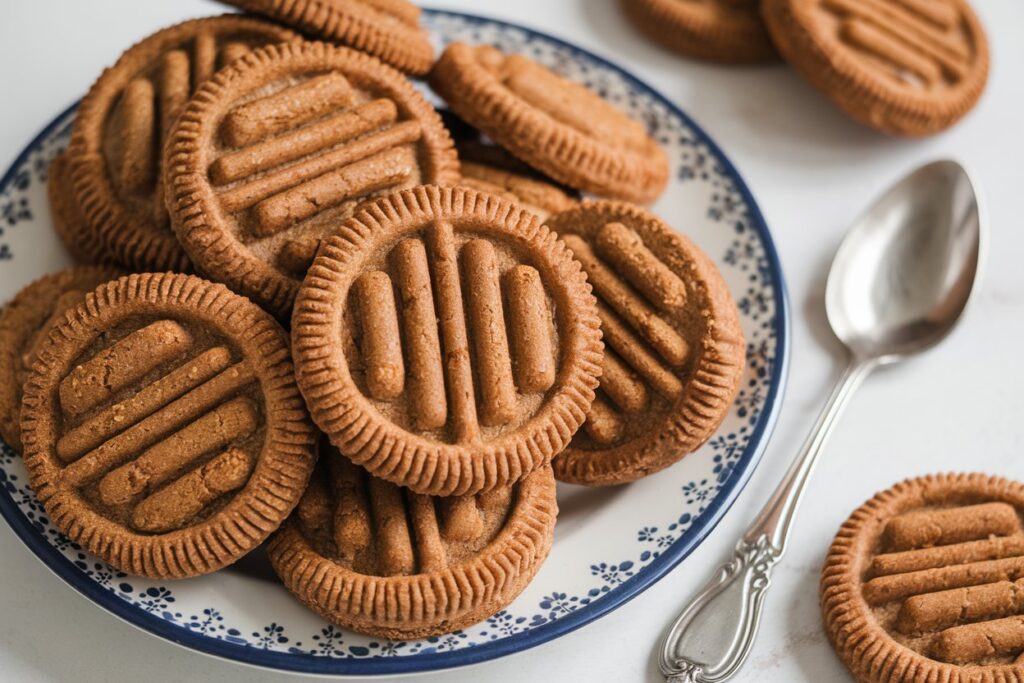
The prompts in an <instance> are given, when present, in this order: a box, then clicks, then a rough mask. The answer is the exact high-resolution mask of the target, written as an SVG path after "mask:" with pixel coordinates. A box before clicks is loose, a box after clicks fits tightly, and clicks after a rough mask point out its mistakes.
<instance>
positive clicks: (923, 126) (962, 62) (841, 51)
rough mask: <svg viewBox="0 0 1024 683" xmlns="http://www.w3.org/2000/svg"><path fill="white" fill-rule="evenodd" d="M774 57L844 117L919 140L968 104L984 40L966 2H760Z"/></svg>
mask: <svg viewBox="0 0 1024 683" xmlns="http://www.w3.org/2000/svg"><path fill="white" fill-rule="evenodd" d="M761 11H762V14H763V16H764V19H765V22H766V24H767V26H768V29H769V30H770V31H771V34H772V38H773V39H774V41H775V44H776V46H777V47H778V49H779V52H781V53H782V55H783V57H785V58H786V60H787V61H789V62H790V63H791V64H792V65H793V66H794V67H795V68H796V69H797V71H799V72H800V74H801V75H802V76H803V77H804V78H805V79H807V80H808V81H809V82H810V83H811V85H813V86H814V87H816V88H817V89H818V90H820V91H822V92H823V93H824V94H825V95H826V96H827V97H828V98H829V99H831V100H832V101H833V102H835V103H836V104H837V105H839V107H840V108H841V109H843V111H845V112H846V113H847V114H849V115H850V116H851V117H853V118H854V119H856V120H857V121H860V122H861V123H864V124H866V125H868V126H871V127H873V128H876V129H878V130H880V131H883V132H886V133H890V134H893V135H907V136H922V135H930V134H933V133H937V132H939V131H941V130H943V129H945V128H948V127H949V126H951V125H953V124H954V123H956V122H957V121H958V120H960V119H961V118H962V117H963V116H964V115H966V114H967V112H968V111H970V110H971V108H973V107H974V105H975V104H976V103H977V101H978V98H980V97H981V93H982V91H983V90H984V89H985V83H986V82H987V80H988V71H989V49H988V39H987V38H986V37H985V32H984V29H983V28H982V26H981V24H980V23H979V21H978V18H977V17H976V16H975V14H974V12H973V11H972V10H971V7H970V5H969V4H968V3H967V2H966V0H930V1H929V2H923V1H920V0H913V1H906V0H901V1H897V0H871V1H870V2H864V1H862V0H764V2H763V3H762V6H761Z"/></svg>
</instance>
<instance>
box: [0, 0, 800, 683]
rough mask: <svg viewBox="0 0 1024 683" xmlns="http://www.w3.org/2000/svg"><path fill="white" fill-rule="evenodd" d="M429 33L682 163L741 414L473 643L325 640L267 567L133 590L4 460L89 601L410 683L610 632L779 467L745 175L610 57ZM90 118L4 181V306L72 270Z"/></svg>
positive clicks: (566, 492)
mask: <svg viewBox="0 0 1024 683" xmlns="http://www.w3.org/2000/svg"><path fill="white" fill-rule="evenodd" d="M424 22H425V23H426V25H427V27H428V28H429V30H430V31H431V33H432V35H433V37H434V40H435V43H436V45H437V46H438V47H441V46H443V45H444V44H445V43H447V42H450V41H454V40H461V41H465V42H469V43H491V44H494V45H497V46H498V47H500V48H501V49H503V50H505V51H509V52H518V53H522V54H525V55H527V56H529V57H531V58H533V59H536V60H538V61H540V62H542V63H544V64H546V65H548V66H549V67H551V68H553V69H554V70H555V71H557V72H559V73H561V74H563V75H564V76H566V77H568V78H570V79H573V80H576V81H579V82H582V83H585V84H586V85H588V86H589V87H591V88H592V89H594V90H595V91H596V92H598V93H600V94H601V95H602V96H603V97H605V98H606V99H608V100H609V101H611V102H613V103H614V104H616V105H617V106H619V107H620V108H622V109H624V110H625V111H627V112H629V113H630V114H631V115H632V116H634V117H635V118H637V119H638V120H640V121H643V122H644V123H645V124H646V125H647V127H648V129H649V130H650V132H651V134H652V135H653V136H654V137H656V138H657V139H658V141H659V142H660V143H661V144H662V145H663V146H664V148H665V149H666V151H667V152H668V155H669V158H670V160H671V163H672V175H671V180H670V183H669V187H668V189H667V190H666V191H665V194H664V195H663V197H662V199H661V200H660V201H659V202H658V203H657V205H656V206H655V207H654V209H655V211H656V212H657V213H659V214H660V215H662V216H664V217H665V218H666V219H667V221H668V223H669V224H671V225H672V226H674V227H675V228H676V229H680V230H683V231H685V233H686V234H687V235H689V236H690V237H691V238H692V239H693V240H694V241H695V242H696V243H697V244H698V245H700V246H701V247H702V248H703V249H704V250H705V251H707V252H708V253H709V254H710V255H711V256H712V257H713V258H714V259H715V260H716V262H717V263H718V265H719V267H720V268H721V269H722V272H723V274H724V276H725V279H726V281H727V282H728V284H729V287H730V289H731V291H732V293H733V296H734V297H735V298H736V302H737V304H738V306H739V309H740V314H741V317H742V324H743V330H744V333H745V335H746V338H747V342H748V347H747V361H748V362H747V370H746V374H745V376H744V379H743V384H742V387H741V389H740V393H739V396H738V397H737V399H736V402H735V404H734V405H733V406H732V409H731V410H730V412H729V415H728V417H727V418H726V420H725V422H724V424H723V425H722V427H721V429H720V430H719V431H718V432H717V433H716V434H715V435H714V436H713V437H712V438H711V440H710V441H709V442H708V443H707V444H705V445H704V446H703V447H702V448H701V449H699V450H698V451H696V452H694V453H692V454H690V455H688V456H687V457H686V458H684V459H683V460H682V461H681V462H679V463H677V464H676V465H674V466H672V467H671V468H669V469H667V470H665V471H663V472H660V473H659V474H657V475H654V476H652V477H648V478H647V479H643V480H641V481H638V482H635V483H633V484H630V485H628V486H621V487H615V488H606V489H588V488H583V487H574V486H568V485H561V486H560V488H559V496H558V499H559V505H560V507H561V513H560V515H559V519H558V526H557V529H556V532H555V543H554V548H553V549H552V551H551V555H550V557H549V558H548V560H547V562H546V563H545V564H544V566H543V567H542V569H541V571H540V572H539V573H538V575H537V577H536V579H535V580H534V581H533V582H532V583H531V584H530V585H529V586H528V587H527V589H526V590H525V591H524V592H523V593H522V595H520V596H519V598H518V599H517V600H516V601H515V602H513V603H512V604H511V605H509V606H508V608H507V609H504V610H502V611H501V612H499V613H498V614H496V615H494V616H493V617H491V618H490V619H488V620H486V621H484V622H481V623H479V624H476V625H474V626H472V627H470V628H467V629H465V630H463V631H459V632H456V633H453V634H450V635H445V636H440V637H435V638H427V639H425V640H417V641H411V642H400V641H396V642H391V641H385V640H380V639H375V638H370V637H367V636H362V635H359V634H356V633H353V632H350V631H347V630H343V629H339V628H337V627H334V626H330V625H328V624H326V623H324V622H323V621H321V620H320V619H319V618H318V617H317V616H315V615H314V614H313V613H311V612H309V611H308V610H306V608H305V607H303V606H302V605H301V604H300V603H298V602H297V601H296V600H294V599H293V598H292V597H291V595H290V594H289V593H288V592H287V591H286V590H285V589H284V588H282V587H281V586H280V584H279V583H278V582H277V581H276V580H275V578H274V576H273V573H272V572H271V570H270V568H269V564H268V563H267V561H266V558H265V556H264V555H263V553H262V551H256V552H254V553H252V554H250V556H248V557H246V558H245V559H243V560H242V561H241V562H240V563H238V564H237V565H235V566H234V567H232V568H230V569H228V570H225V571H221V572H219V573H216V574H213V575H210V576H205V577H200V578H195V579H188V580H184V581H177V582H175V581H149V580H146V579H141V578H138V577H134V576H128V575H126V574H124V573H122V572H119V571H118V570H116V569H114V568H112V567H110V566H109V565H107V564H105V563H103V562H101V561H99V560H98V559H97V558H95V557H93V556H91V555H88V554H86V553H84V552H83V551H82V550H81V549H80V548H79V547H78V546H77V545H75V544H74V543H72V542H70V541H69V540H68V539H67V538H65V537H64V536H63V535H62V534H61V533H60V532H58V531H57V530H56V529H55V528H54V526H53V525H52V524H51V523H50V521H49V519H48V518H47V516H46V513H45V511H44V510H43V508H42V506H41V505H40V504H39V502H38V501H37V500H36V498H35V495H34V494H33V493H32V491H31V489H29V487H28V485H27V477H26V474H25V469H24V467H23V466H22V463H21V460H20V458H19V457H18V456H17V455H16V454H15V453H13V452H12V451H11V450H10V449H9V448H7V447H6V446H3V447H2V448H0V512H2V514H3V516H4V518H5V519H6V520H7V522H8V523H9V524H10V525H11V527H12V528H13V529H14V531H15V533H16V534H17V535H18V536H19V537H20V538H21V539H22V541H24V542H25V544H26V545H27V546H28V547H29V549H31V550H32V552H34V553H35V554H36V555H37V556H38V557H39V558H40V559H41V560H42V561H43V562H44V563H45V564H46V565H47V566H48V567H49V568H50V569H51V570H53V572H54V573H56V574H57V575H58V576H59V577H60V578H61V579H63V580H64V581H65V582H67V583H68V584H69V585H70V586H71V587H73V588H74V589H75V590H77V591H78V592H80V593H81V594H82V595H84V596H85V597H86V598H88V599H89V600H91V601H93V602H94V603H96V604H97V605H99V606H100V607H102V608H104V609H106V610H107V611H109V612H111V613H113V614H114V615H116V616H118V617H120V618H121V619H124V620H125V621H127V622H129V623H131V624H133V625H135V626H138V627H139V628H141V629H143V630H145V631H148V632H149V633H152V634H154V635H156V636H159V637H161V638H165V639H167V640H170V641H173V642H175V643H178V644H180V645H183V646H185V647H188V648H191V649H193V650H196V651H198V652H202V653H206V654H209V655H214V656H218V657H222V658H226V659H230V660H235V661H238V662H243V663H246V664H252V665H256V666H260V667H266V668H270V669H278V670H286V671H296V672H306V673H315V674H330V675H353V676H356V675H359V676H365V675H373V674H397V673H405V674H407V673H413V672H419V671H429V670H436V669H444V668H450V667H457V666H463V665H467V664H473V663H477V662H481V661H485V660H488V659H493V658H495V657H500V656H502V655H506V654H509V653H513V652H518V651H521V650H524V649H527V648H530V647H533V646H535V645H538V644H540V643H543V642H546V641H549V640H552V639H553V638H557V637H558V636H560V635H563V634H565V633H567V632H569V631H572V630H573V629H576V628H579V627H580V626H583V625H584V624H587V623H589V622H591V621H593V620H594V619H597V618H598V617H600V616H602V615H604V614H607V613H608V612H610V611H611V610H613V609H615V608H616V607H618V606H619V605H622V604H623V603H624V602H626V601H627V600H629V599H631V598H633V597H635V596H636V595H638V594H639V593H640V592H641V591H643V590H644V589H646V588H648V587H649V586H651V584H653V583H654V582H655V581H657V580H658V579H660V578H661V577H663V576H665V574H666V573H668V572H669V570H671V569H672V568H673V567H674V566H676V564H678V563H679V562H680V561H681V560H682V559H683V558H684V557H686V556H687V555H688V554H689V553H690V552H692V551H693V549H694V548H696V547H697V545H698V544H699V543H700V542H701V541H702V540H704V538H706V537H707V535H708V534H709V533H710V532H711V530H712V529H713V528H714V527H715V525H716V524H717V523H718V521H719V519H720V518H721V517H722V515H723V514H724V513H725V511H726V510H727V509H728V508H729V506H730V505H731V504H732V502H733V501H734V500H735V499H736V496H737V495H738V494H739V492H740V490H741V489H742V488H743V485H744V484H745V483H746V481H747V479H748V478H749V477H750V474H751V472H752V471H753V469H754V467H755V466H756V464H757V462H758V459H759V458H760V456H761V453H762V451H763V450H764V447H765V444H766V443H767V440H768V436H769V433H770V432H771V430H772V427H773V425H774V422H775V418H776V415H777V412H778V408H779V404H780V400H781V395H782V386H783V383H784V381H785V376H786V366H787V357H788V338H789V335H788V311H787V304H786V295H785V286H784V284H783V278H782V272H781V269H780V265H779V261H778V258H777V255H776V253H775V248H774V246H773V244H772V239H771V235H770V233H769V231H768V227H767V226H766V225H765V222H764V219H763V218H762V216H761V213H760V211H759V210H758V208H757V204H756V203H755V202H754V199H753V197H752V196H751V194H750V191H749V190H748V189H747V187H746V185H745V184H744V182H743V180H742V178H741V177H740V175H739V173H738V172H737V171H736V169H735V168H734V167H733V165H732V164H731V163H730V162H729V160H728V159H727V158H726V157H725V155H724V154H722V152H721V150H719V149H718V147H717V146H716V145H715V143H714V142H713V141H712V140H711V138H710V137H709V136H708V135H707V134H706V133H705V132H704V131H703V130H702V129H701V128H700V127H699V126H697V125H696V124H695V123H694V122H693V121H692V120H691V119H690V118H689V117H688V116H686V114H684V113H683V112H682V111H680V110H679V109H678V108H677V107H676V106H675V105H673V104H672V103H671V102H669V101H668V100H666V99H665V98H664V97H662V96H661V95H659V94H658V93H657V92H655V91H654V90H652V89H651V88H650V87H648V86H647V85H645V84H644V83H642V82H641V81H639V80H638V79H636V78H635V77H633V76H631V75H630V74H628V73H626V72H625V71H623V70H622V69H620V68H618V67H616V66H615V65H613V64H611V63H610V62H608V61H606V60H604V59H601V58H600V57H597V56H595V55H593V54H590V53H588V52H585V51H583V50H581V49H579V48H576V47H574V46H572V45H569V44H567V43H565V42H562V41H560V40H558V39H556V38H553V37H551V36H547V35H544V34H542V33H539V32H536V31H533V30H530V29H527V28H523V27H520V26H515V25H512V24H507V23H504V22H500V21H496V20H492V19H485V18H481V17H475V16H470V15H465V14H456V13H451V12H441V11H431V10H427V11H425V12H424ZM74 109H75V108H74V106H72V107H71V108H70V109H68V110H67V111H65V112H64V113H63V114H61V115H60V116H59V117H58V118H57V119H56V120H55V121H53V122H52V123H51V124H50V125H48V126H47V127H46V128H45V129H44V130H43V131H42V133H40V134H39V136H38V137H36V139H35V140H33V141H32V142H31V143H30V144H29V145H28V147H27V148H26V149H25V150H24V151H23V152H22V153H21V155H20V156H19V157H18V158H17V160H16V161H15V163H14V165H13V166H12V167H11V168H10V169H9V170H8V171H7V173H6V174H5V175H4V176H3V179H2V180H0V273H2V278H0V301H6V300H8V299H10V297H11V296H13V295H14V293H15V292H16V291H17V290H18V289H20V288H21V287H22V286H23V285H25V284H26V283H28V282H29V281H31V280H33V279H35V278H36V277H38V276H40V275H42V274H43V273H45V272H49V271H53V270H56V269H58V268H61V267H64V266H66V265H68V264H69V263H70V261H69V258H68V256H67V254H66V252H65V251H64V248H63V246H62V245H61V244H60V242H59V241H58V239H57V237H56V235H55V234H54V233H53V230H52V224H51V221H50V210H49V204H48V201H47V197H46V175H47V170H48V167H49V163H50V161H51V160H52V159H53V158H54V156H56V155H57V154H58V153H59V152H60V151H61V150H63V149H64V148H65V147H66V146H67V143H68V138H69V135H70V129H71V122H72V120H73V119H74V115H75V111H74Z"/></svg>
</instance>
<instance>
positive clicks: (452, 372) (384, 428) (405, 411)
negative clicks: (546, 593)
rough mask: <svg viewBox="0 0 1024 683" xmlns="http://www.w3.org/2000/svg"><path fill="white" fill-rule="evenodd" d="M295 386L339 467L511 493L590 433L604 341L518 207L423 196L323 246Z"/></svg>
mask: <svg viewBox="0 0 1024 683" xmlns="http://www.w3.org/2000/svg"><path fill="white" fill-rule="evenodd" d="M292 348H293V349H294V352H295V360H296V370H297V373H298V381H299V387H300V388H301V390H302V393H303V396H305V398H306V401H307V403H308V405H309V407H310V412H311V413H312V415H313V420H314V421H315V422H316V423H317V426H319V427H320V429H321V430H322V431H323V432H324V433H325V434H326V435H327V437H328V438H329V439H330V440H331V443H333V444H334V446H335V447H337V449H338V450H339V451H340V452H341V453H342V454H343V455H345V456H346V457H348V458H350V459H351V460H353V461H354V462H355V463H356V464H358V465H361V466H363V467H365V468H366V469H367V470H369V471H370V473H371V474H373V475H375V476H378V477H380V478H383V479H386V480H388V481H391V482H393V483H395V484H398V485H400V486H405V487H408V488H410V489H412V490H413V491H415V492H417V493H424V494H429V495H438V496H450V495H466V494H474V493H478V492H480V491H487V490H490V489H493V488H496V487H502V486H508V485H511V484H513V483H515V482H516V481H519V480H520V479H522V478H523V477H524V476H526V475H527V474H529V473H530V472H532V471H534V470H537V469H540V468H543V467H545V466H546V465H547V464H548V463H549V462H550V461H551V458H552V457H554V456H555V455H556V454H557V453H558V452H559V451H560V450H562V448H563V447H564V446H565V445H566V444H568V443H569V440H570V439H571V438H572V435H573V434H574V433H575V432H576V430H577V429H578V428H579V427H580V425H581V424H582V423H583V419H584V416H585V413H586V411H587V409H588V408H589V406H590V402H591V401H592V400H593V397H594V388H595V387H596V386H597V373H598V371H599V366H600V358H601V341H600V332H599V330H598V319H597V310H596V308H595V305H594V299H593V296H592V295H591V293H590V285H588V284H587V281H586V278H585V276H584V275H583V272H582V271H581V269H580V265H579V263H578V262H576V261H575V260H573V259H572V257H571V255H570V254H569V251H568V250H567V249H566V248H565V245H564V244H563V243H562V242H561V241H559V240H558V239H557V238H556V237H555V235H554V233H552V232H551V231H550V230H548V229H547V228H546V227H545V226H544V225H543V224H542V223H541V222H540V220H539V219H538V218H537V217H536V216H534V215H533V214H530V213H528V212H526V211H524V210H522V209H521V208H520V207H519V206H518V205H517V204H514V203H512V202H510V201H508V200H505V199H502V198H501V197H497V196H494V195H489V194H485V193H481V192H477V191H475V190H472V189H470V188H466V187H437V186H425V187H418V188H414V189H412V190H404V191H402V192H397V193H395V194H392V195H389V196H387V197H383V198H381V199H379V200H377V201H376V202H373V203H372V204H368V205H366V206H365V207H364V208H363V209H362V210H360V211H359V212H357V213H356V215H355V216H353V217H352V218H350V219H348V220H347V221H345V222H343V223H342V224H341V225H340V226H339V227H338V230H337V232H336V233H335V234H334V235H332V236H331V237H328V238H327V239H325V240H324V241H323V243H322V245H321V247H320V251H319V252H318V254H317V257H316V260H315V261H314V263H313V266H312V268H310V270H309V272H308V273H307V275H306V279H305V281H304V282H303V285H302V289H301V290H300V292H299V296H298V299H297V301H296V304H295V313H294V315H293V317H292Z"/></svg>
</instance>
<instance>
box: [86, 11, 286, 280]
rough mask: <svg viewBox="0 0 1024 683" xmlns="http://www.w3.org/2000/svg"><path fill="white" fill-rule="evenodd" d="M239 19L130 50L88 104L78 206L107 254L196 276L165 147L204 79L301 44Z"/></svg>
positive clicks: (184, 28)
mask: <svg viewBox="0 0 1024 683" xmlns="http://www.w3.org/2000/svg"><path fill="white" fill-rule="evenodd" d="M297 38H298V36H297V35H296V34H295V33H293V32H291V31H289V30H287V29H284V28H281V27H278V26H275V25H273V24H270V23H267V22H264V21H261V20H258V19H252V18H247V17H240V16H237V15H232V16H222V17H209V18H205V19H195V20H193V21H186V22H184V23H182V24H178V25H176V26H172V27H170V28H167V29H164V30H162V31H159V32H157V33H154V34H153V35H151V36H149V37H148V38H146V39H145V40H143V41H142V42H140V43H137V44H136V45H135V46H133V47H131V48H129V49H128V50H127V51H126V52H125V53H124V54H122V55H121V57H120V58H119V59H118V60H117V63H116V64H114V66H112V67H110V68H109V69H107V70H106V71H104V72H103V74H102V75H101V76H100V77H99V79H97V81H96V82H95V83H94V84H93V86H92V88H90V90H89V93H88V94H87V95H86V96H85V98H84V99H83V100H82V103H81V104H80V105H79V108H78V114H77V116H76V118H75V123H74V129H73V132H72V134H71V146H70V147H69V149H68V163H69V165H70V167H71V170H70V174H71V182H72V186H73V188H74V194H75V201H76V202H77V204H78V206H79V208H80V210H81V214H82V216H83V217H84V219H85V220H86V221H87V222H88V228H87V229H88V230H89V231H92V233H93V234H96V235H98V236H99V239H100V242H101V244H102V245H103V251H104V252H107V253H109V254H110V255H111V258H112V259H113V260H115V261H117V262H118V263H120V264H123V265H124V266H125V267H127V268H129V269H132V270H140V271H141V270H177V271H183V270H189V269H190V268H191V264H190V263H189V260H188V257H187V256H186V255H185V251H184V250H183V249H182V248H181V245H179V244H178V241H177V240H176V239H175V237H174V234H173V233H172V232H171V230H170V222H169V220H168V215H167V209H166V207H165V202H164V200H165V196H164V194H165V193H164V187H163V177H162V173H161V166H162V159H161V150H162V149H163V146H164V144H165V142H166V140H167V136H168V135H167V134H168V132H169V130H170V128H171V124H172V123H173V122H174V119H175V117H177V115H178V112H179V111H180V110H181V108H182V107H184V105H185V103H186V102H187V101H188V99H189V96H190V94H191V93H192V92H194V90H195V88H196V87H198V85H199V84H200V83H202V82H203V81H205V80H206V79H207V78H209V77H210V76H212V75H213V73H214V72H215V71H216V70H217V69H219V68H221V67H222V66H224V65H225V64H228V63H230V62H232V61H234V60H235V59H237V58H238V57H239V56H241V55H242V54H245V53H246V52H249V51H250V50H251V49H253V48H255V47H258V46H261V45H267V44H271V43H278V42H282V41H285V40H295V39H297Z"/></svg>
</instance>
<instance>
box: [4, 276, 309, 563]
mask: <svg viewBox="0 0 1024 683" xmlns="http://www.w3.org/2000/svg"><path fill="white" fill-rule="evenodd" d="M22 405H23V407H22V417H21V433H22V441H23V442H24V449H25V453H24V459H25V467H26V469H27V470H28V473H29V484H30V485H31V487H32V489H33V490H34V491H35V492H36V496H37V497H38V498H39V501H40V502H41V503H42V504H43V506H44V507H45V508H46V512H47V514H48V515H49V516H50V519H51V520H53V523H54V524H55V525H56V526H57V528H58V529H60V530H61V531H62V532H63V533H64V534H66V535H67V536H68V538H70V539H71V540H72V541H73V542H75V543H78V544H79V545H81V546H82V547H83V548H85V549H86V550H88V551H89V552H92V553H94V554H95V555H98V556H99V557H100V558H101V559H103V560H104V561H105V562H108V563H110V564H112V565H114V566H115V567H118V568H119V569H121V570H123V571H125V572H128V573H131V574H138V575H142V576H147V577H150V578H160V579H164V578H183V577H188V576H196V575H199V574H205V573H208V572H212V571H214V570H216V569H219V568H221V567H223V566H225V565H228V564H231V563H232V562H234V561H235V560H237V559H238V558H240V557H242V556H243V555H244V554H245V553H247V552H249V551H250V550H252V549H253V548H255V547H256V546H258V545H259V544H260V543H262V542H263V540H264V539H265V538H266V537H267V536H268V535H269V534H270V533H271V532H272V531H274V530H275V529H276V528H277V527H278V526H279V525H280V524H281V522H283V521H284V520H285V518H286V517H287V516H288V515H289V514H290V513H291V511H292V509H293V508H294V506H295V505H296V504H297V503H298V501H299V498H300V497H301V495H302V491H303V490H304V489H305V486H306V483H307V481H308V479H309V476H310V473H311V472H312V469H313V465H314V463H315V459H316V453H315V444H316V432H315V430H314V429H313V426H312V424H311V423H310V422H309V417H308V415H307V413H306V410H305V407H304V406H303V403H302V397H301V396H300V395H299V392H298V389H297V388H296V386H295V378H294V372H293V369H292V363H291V358H290V355H289V352H288V340H287V336H286V334H285V332H284V330H282V329H281V327H280V326H279V325H278V324H277V323H276V322H275V321H274V320H273V318H271V317H270V316H269V315H268V314H267V313H265V312H263V311H262V310H260V309H259V308H258V307H257V306H256V305H255V304H253V303H251V302H250V301H248V300H246V299H245V298H243V297H240V296H238V295H236V294H233V293H231V292H230V291H229V290H228V289H227V288H226V287H224V286H223V285H218V284H214V283H211V282H207V281H206V280H201V279H199V278H197V277H195V276H191V275H182V274H174V273H161V274H152V273H144V274H141V275H129V276H126V277H122V278H120V279H119V280H116V281H114V282H110V283H107V284H104V285H101V286H100V287H99V288H97V289H96V290H94V291H93V292H91V293H90V294H88V295H87V296H86V298H85V302H84V303H82V304H81V305H79V306H78V307H76V308H75V309H74V310H73V311H71V312H70V313H68V314H67V315H66V316H65V317H64V318H63V319H62V320H61V321H60V322H59V323H58V324H57V325H55V326H54V328H53V330H52V331H51V332H50V335H49V338H48V340H47V341H46V342H45V343H44V345H43V346H42V347H41V348H40V349H39V351H38V352H37V355H36V363H35V365H34V366H33V370H32V373H31V374H30V375H29V378H28V381H27V382H26V384H25V396H24V400H23V404H22Z"/></svg>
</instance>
